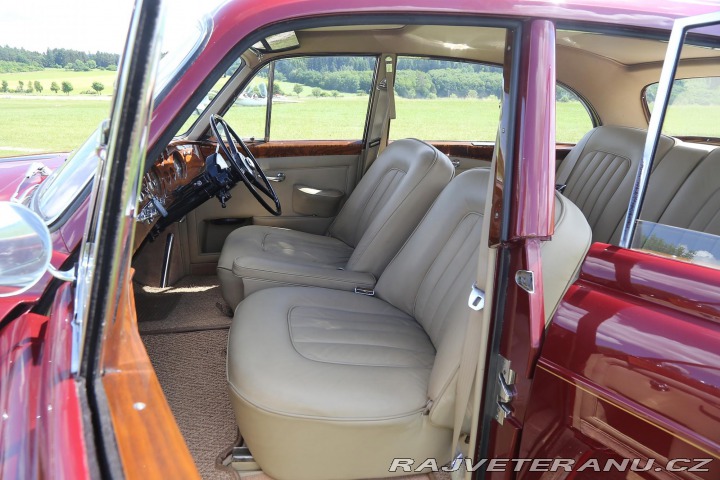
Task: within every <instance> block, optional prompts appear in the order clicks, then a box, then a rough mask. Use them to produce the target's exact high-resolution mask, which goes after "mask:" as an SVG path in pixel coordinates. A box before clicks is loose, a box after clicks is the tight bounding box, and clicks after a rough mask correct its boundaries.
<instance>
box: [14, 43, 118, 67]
mask: <svg viewBox="0 0 720 480" xmlns="http://www.w3.org/2000/svg"><path fill="white" fill-rule="evenodd" d="M119 61H120V55H118V54H116V53H107V52H95V53H87V52H81V51H79V50H71V49H67V48H48V49H47V50H46V51H45V52H44V53H40V52H33V51H31V50H25V49H24V48H15V47H9V46H7V45H5V46H0V73H12V72H32V71H38V70H42V69H44V68H65V69H68V70H76V71H87V70H93V69H96V68H100V69H104V70H117V65H118V63H119Z"/></svg>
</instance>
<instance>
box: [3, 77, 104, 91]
mask: <svg viewBox="0 0 720 480" xmlns="http://www.w3.org/2000/svg"><path fill="white" fill-rule="evenodd" d="M92 89H93V91H94V92H95V94H97V95H100V93H101V92H102V91H103V90H105V85H103V84H102V83H100V82H93V83H92ZM43 90H45V87H44V86H43V84H42V83H40V81H38V80H35V81H34V82H32V81H28V82H27V84H26V83H25V82H23V81H22V80H18V82H17V86H16V87H14V88H13V87H11V86H10V84H9V83H8V81H7V80H2V81H0V93H35V92H37V93H42V92H43ZM61 90H62V92H63V93H64V94H66V95H70V92H72V91H73V90H75V88H74V87H73V85H72V83H70V82H68V81H63V82H61V83H59V84H58V82H52V83H50V91H52V92H53V93H55V94H57V93H59V92H60V91H61ZM93 91H90V90H88V91H85V92H80V93H82V94H87V93H93Z"/></svg>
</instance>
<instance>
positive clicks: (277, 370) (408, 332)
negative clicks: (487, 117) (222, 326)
mask: <svg viewBox="0 0 720 480" xmlns="http://www.w3.org/2000/svg"><path fill="white" fill-rule="evenodd" d="M488 179H489V172H488V170H486V169H476V170H469V171H467V172H465V173H462V174H461V175H459V176H457V177H456V178H455V179H454V180H453V181H452V182H451V183H450V184H449V185H448V186H447V188H446V189H445V190H444V191H443V192H442V194H441V195H440V196H439V197H438V199H437V201H436V202H435V204H434V205H433V206H432V208H431V209H430V211H429V212H428V213H427V215H426V216H425V218H424V219H423V220H422V222H421V223H420V224H419V225H418V227H417V229H416V230H415V231H414V232H413V234H412V236H410V238H409V239H408V241H407V242H406V243H405V245H404V246H403V247H402V248H401V249H400V251H399V252H398V253H397V255H396V256H395V258H394V259H393V260H392V261H391V262H390V264H389V265H388V267H387V268H386V269H385V271H384V272H383V274H382V276H381V277H380V279H379V280H378V283H377V287H376V296H374V297H369V296H365V295H358V294H355V293H352V292H346V291H340V290H330V289H324V288H300V287H285V288H275V289H266V290H262V291H259V292H256V293H254V294H252V295H250V296H249V297H248V298H246V299H245V300H244V301H243V302H242V303H240V305H239V306H238V308H237V310H236V312H235V319H234V321H233V324H232V328H231V330H230V336H229V341H228V366H227V376H228V382H229V386H230V397H231V401H232V404H233V408H234V411H235V416H236V419H237V423H238V426H239V427H240V432H241V434H242V435H243V437H244V438H245V440H246V442H247V445H248V446H249V447H250V450H251V451H252V453H253V454H254V456H255V459H256V460H257V461H258V463H259V464H260V466H261V467H262V469H263V470H264V471H265V473H267V474H268V475H270V476H271V477H273V478H275V479H278V480H283V479H293V480H303V479H308V480H311V479H312V480H321V479H350V478H376V477H386V476H388V471H387V470H388V468H389V466H390V464H391V460H392V459H393V458H394V457H410V458H415V459H426V458H437V459H438V461H439V462H446V461H448V460H449V456H450V455H449V454H450V446H451V437H452V423H453V411H454V397H455V377H456V373H457V370H458V366H459V361H460V352H461V346H462V342H463V337H464V333H465V328H466V323H467V319H468V313H469V309H468V307H467V298H468V294H469V291H470V285H471V284H472V281H473V279H474V276H475V271H476V267H477V257H478V252H479V243H480V235H481V230H482V226H483V213H484V210H485V207H484V204H485V196H486V192H487V188H488ZM590 236H591V232H590V228H589V226H588V224H587V221H586V220H585V218H584V217H583V215H582V213H581V212H580V210H579V209H578V208H577V207H575V206H574V205H573V204H572V203H571V202H569V201H568V200H567V199H565V198H564V197H562V196H560V195H559V194H558V195H557V196H556V228H555V235H554V237H553V240H552V241H550V242H546V243H545V244H544V246H543V250H542V258H543V279H544V283H543V284H544V292H545V302H546V303H545V305H546V313H547V314H549V313H550V312H552V311H553V310H554V308H555V306H556V304H557V303H558V301H559V299H560V296H561V295H562V294H563V292H564V291H565V289H566V288H567V286H568V285H569V283H570V282H571V281H572V280H573V278H574V274H575V272H576V270H577V268H578V266H579V264H580V262H581V260H582V258H583V257H584V255H585V253H586V251H587V249H588V247H589V244H590ZM466 423H467V424H469V422H466Z"/></svg>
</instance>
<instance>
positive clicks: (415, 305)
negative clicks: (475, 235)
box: [413, 212, 483, 316]
mask: <svg viewBox="0 0 720 480" xmlns="http://www.w3.org/2000/svg"><path fill="white" fill-rule="evenodd" d="M471 215H477V216H478V217H483V214H481V213H478V212H467V213H466V214H465V215H463V217H462V218H461V219H460V220H459V221H458V222H457V223H456V224H455V228H453V231H452V233H451V234H450V235H449V236H448V238H451V237H452V236H453V235H455V232H456V231H457V229H458V228H460V224H462V223H463V222H464V221H465V219H466V218H468V217H470V216H471ZM440 251H442V248H441V249H440ZM438 257H439V255H436V256H435V258H434V259H433V261H432V263H430V265H429V266H428V268H427V269H426V270H425V273H424V274H423V280H422V281H421V282H420V286H419V287H418V290H417V291H416V292H415V300H414V302H413V316H416V315H415V311H416V309H417V303H418V296H419V294H420V290H421V289H422V285H423V283H424V282H425V278H427V276H428V273H430V270H431V269H432V268H433V266H434V265H435V262H437V261H438ZM446 268H447V267H446Z"/></svg>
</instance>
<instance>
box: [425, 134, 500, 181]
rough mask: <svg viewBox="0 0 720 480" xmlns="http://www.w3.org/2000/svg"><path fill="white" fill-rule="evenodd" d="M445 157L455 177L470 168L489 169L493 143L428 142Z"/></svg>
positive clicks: (493, 147) (493, 148)
mask: <svg viewBox="0 0 720 480" xmlns="http://www.w3.org/2000/svg"><path fill="white" fill-rule="evenodd" d="M430 143H431V144H432V146H434V147H435V148H437V149H438V150H440V151H441V152H443V153H444V154H445V155H447V156H448V157H449V158H450V160H451V161H452V162H453V165H455V175H459V174H460V173H462V172H464V171H465V170H470V169H471V168H490V163H491V162H492V155H493V151H494V150H495V143H493V142H430Z"/></svg>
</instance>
